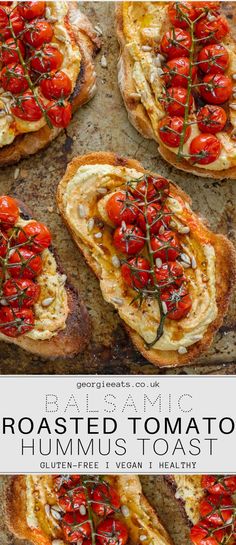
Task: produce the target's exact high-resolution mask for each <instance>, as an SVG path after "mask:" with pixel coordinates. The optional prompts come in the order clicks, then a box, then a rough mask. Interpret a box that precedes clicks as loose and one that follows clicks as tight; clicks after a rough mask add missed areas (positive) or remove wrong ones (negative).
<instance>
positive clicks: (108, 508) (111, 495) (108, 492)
mask: <svg viewBox="0 0 236 545" xmlns="http://www.w3.org/2000/svg"><path fill="white" fill-rule="evenodd" d="M91 500H92V503H91V506H92V509H93V511H94V513H96V515H98V516H99V517H107V516H108V515H111V513H114V511H116V510H117V509H119V508H120V497H119V495H118V494H117V492H116V490H115V489H114V488H113V487H112V486H110V485H109V484H107V483H104V484H98V485H95V487H94V488H93V490H92V493H91Z"/></svg>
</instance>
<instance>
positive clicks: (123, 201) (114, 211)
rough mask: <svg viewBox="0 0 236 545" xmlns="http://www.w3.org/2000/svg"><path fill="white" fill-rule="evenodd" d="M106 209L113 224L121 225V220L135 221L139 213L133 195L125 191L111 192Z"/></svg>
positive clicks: (126, 221)
mask: <svg viewBox="0 0 236 545" xmlns="http://www.w3.org/2000/svg"><path fill="white" fill-rule="evenodd" d="M106 211H107V214H108V216H109V219H110V220H111V222H112V223H114V225H121V223H122V221H124V222H125V223H135V222H136V220H137V217H138V214H139V210H138V207H137V206H136V205H135V199H134V197H133V196H132V195H130V194H129V193H128V194H127V193H126V192H125V191H116V193H113V195H112V196H111V197H110V199H109V200H108V201H107V204H106Z"/></svg>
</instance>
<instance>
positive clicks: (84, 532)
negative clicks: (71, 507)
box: [62, 511, 91, 545]
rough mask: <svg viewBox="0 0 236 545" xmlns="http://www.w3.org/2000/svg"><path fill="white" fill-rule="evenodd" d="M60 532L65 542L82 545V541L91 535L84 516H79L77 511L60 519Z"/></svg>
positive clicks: (86, 518) (88, 524)
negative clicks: (61, 531)
mask: <svg viewBox="0 0 236 545" xmlns="http://www.w3.org/2000/svg"><path fill="white" fill-rule="evenodd" d="M62 530H63V533H64V536H65V539H66V541H69V543H74V542H76V543H77V545H82V543H83V541H84V539H87V538H89V537H90V535H91V526H90V523H89V522H88V517H87V516H86V515H81V514H80V512H79V511H73V513H66V514H65V515H64V516H63V519H62Z"/></svg>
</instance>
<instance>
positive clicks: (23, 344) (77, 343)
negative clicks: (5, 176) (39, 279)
mask: <svg viewBox="0 0 236 545" xmlns="http://www.w3.org/2000/svg"><path fill="white" fill-rule="evenodd" d="M17 203H18V206H19V209H20V217H21V219H23V220H26V221H28V220H30V219H33V216H32V213H31V211H30V209H29V208H28V207H27V206H26V205H25V204H24V203H22V202H21V201H19V200H18V201H17ZM49 251H50V254H51V255H52V256H53V258H54V260H55V262H56V269H57V273H58V274H59V275H64V270H63V268H62V265H61V263H60V260H59V258H58V255H57V252H56V250H55V249H54V247H53V246H51V247H50V248H49ZM64 288H65V290H66V295H67V307H68V314H67V318H66V322H65V327H64V329H60V330H59V331H58V333H57V334H55V335H54V336H52V337H51V338H49V339H45V340H41V339H40V340H39V339H32V338H30V337H29V336H28V335H27V334H25V335H21V336H20V337H16V338H12V337H8V336H6V335H4V334H2V333H1V334H0V340H1V341H4V342H8V343H12V344H15V345H16V346H19V347H20V348H23V349H24V350H26V351H28V352H31V353H32V354H36V355H38V356H40V357H42V358H47V359H48V358H50V359H55V358H58V357H72V356H74V355H76V354H78V353H79V352H81V351H82V350H83V349H84V348H85V346H86V345H87V343H88V341H89V338H90V321H89V315H88V311H87V309H86V307H85V305H84V303H83V301H82V300H81V298H80V296H79V294H78V292H77V290H76V289H75V288H74V287H73V286H72V285H71V284H70V282H69V280H68V279H67V278H66V280H65V284H64Z"/></svg>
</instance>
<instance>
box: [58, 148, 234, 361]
mask: <svg viewBox="0 0 236 545" xmlns="http://www.w3.org/2000/svg"><path fill="white" fill-rule="evenodd" d="M93 165H94V166H95V167H94V168H93V169H92V174H91V176H90V178H89V181H86V171H87V172H88V173H89V172H90V170H91V167H92V166H93ZM110 167H112V168H110ZM114 169H115V170H114ZM126 169H128V170H129V169H131V174H130V175H134V176H136V177H141V176H143V175H151V176H154V178H158V175H156V174H152V173H150V172H149V171H145V170H144V168H143V167H142V165H141V164H140V163H138V162H137V161H136V160H134V159H130V158H125V157H120V156H118V155H116V154H114V153H104V152H97V153H91V154H88V155H85V156H81V157H77V158H75V159H73V161H72V162H71V163H70V164H69V165H68V167H67V170H66V173H65V175H64V177H63V178H62V180H61V182H60V184H59V186H58V191H57V203H58V207H59V210H60V213H61V215H62V218H63V220H64V222H65V224H66V225H67V227H68V229H69V231H70V232H71V235H72V237H73V239H74V240H75V242H76V244H77V245H78V247H79V248H80V250H81V252H82V253H83V255H84V257H85V259H86V261H87V263H88V265H89V266H90V267H91V269H92V270H93V271H94V273H95V274H96V276H97V277H98V279H99V281H100V286H101V289H102V293H103V297H104V298H105V300H106V301H108V302H110V303H112V304H113V305H114V307H115V308H116V309H117V311H118V313H119V315H120V316H121V318H122V321H123V325H124V327H125V329H126V330H127V332H128V333H129V335H130V338H131V340H132V341H133V343H134V345H135V346H136V348H137V349H138V350H139V351H140V352H141V354H142V355H143V356H144V357H145V358H146V359H147V360H148V361H150V362H151V363H153V364H154V365H157V366H158V367H173V366H181V365H186V364H188V363H190V362H191V361H192V360H193V359H195V358H196V357H198V356H199V355H200V354H201V353H202V352H204V351H206V350H207V349H208V347H209V346H210V345H211V343H212V341H213V338H214V334H215V333H216V331H217V329H218V328H219V327H220V326H221V324H222V321H223V318H224V316H225V314H226V312H227V309H228V304H229V300H230V294H231V291H232V288H233V286H234V284H235V276H236V254H235V249H234V248H233V245H232V243H231V242H230V241H229V240H228V239H227V238H226V237H225V236H223V235H221V234H215V233H213V232H211V231H210V230H209V229H208V228H207V227H206V225H204V223H203V221H201V219H200V218H199V217H198V216H197V215H196V214H194V213H193V212H192V211H191V209H190V204H191V200H190V198H189V196H188V195H186V194H185V193H184V192H183V191H182V189H180V188H179V187H178V186H176V185H175V184H173V183H170V188H171V189H170V191H171V194H172V193H173V195H174V196H175V197H176V198H177V199H180V200H181V201H182V202H184V203H185V204H186V208H187V209H188V211H189V216H188V218H189V219H188V220H186V225H187V226H188V221H189V222H190V224H191V223H192V222H193V223H192V226H193V230H192V231H191V232H192V234H191V232H190V237H191V236H195V235H196V233H197V231H199V236H200V238H199V239H198V242H197V246H198V248H200V246H201V245H202V242H200V239H201V236H203V239H205V240H207V241H209V244H210V246H212V248H213V249H214V254H215V265H214V268H215V281H214V291H215V294H214V305H215V315H214V318H213V319H212V320H209V323H208V325H207V326H206V327H205V329H204V332H203V333H202V336H201V339H198V340H197V339H196V340H195V341H194V342H192V343H190V345H189V346H188V348H187V349H186V350H179V347H178V349H177V348H175V349H172V347H171V349H158V343H157V345H156V347H155V348H149V347H147V343H146V342H145V340H144V338H143V337H142V335H140V333H139V328H138V326H139V322H138V323H137V320H139V318H140V323H142V324H143V323H144V327H146V325H145V324H146V322H147V319H148V318H149V316H150V315H149V313H148V311H147V309H146V308H145V312H144V314H143V315H140V314H139V309H138V308H137V306H136V307H134V308H135V312H134V313H133V316H134V318H133V320H136V321H135V327H136V329H134V327H132V323H134V322H132V320H130V317H129V316H128V319H126V318H127V314H126V313H125V314H124V307H123V308H122V306H120V304H119V298H120V297H123V296H124V297H123V299H124V300H125V301H126V291H127V290H125V288H124V285H123V284H122V282H121V273H120V269H117V268H116V267H115V265H114V266H113V263H112V264H111V262H112V256H113V254H114V253H115V252H114V245H112V242H111V241H110V242H108V245H107V246H106V243H104V240H105V241H106V240H107V238H106V237H107V236H109V235H107V233H108V231H109V228H110V226H109V225H108V224H106V223H105V226H104V229H105V230H104V233H103V235H104V236H103V238H102V239H101V241H100V242H101V245H100V246H99V239H96V240H97V243H96V241H95V237H93V240H92V239H91V238H88V232H89V224H87V222H89V220H90V219H91V218H92V216H94V217H95V226H96V225H99V221H100V222H101V215H100V211H101V207H100V204H99V210H98V209H97V203H98V201H99V199H100V198H102V197H104V194H103V195H102V194H101V191H104V190H105V191H106V190H107V191H108V194H109V192H112V189H114V188H115V189H117V187H118V188H119V186H121V185H122V184H123V183H124V179H125V176H126V174H124V173H125V172H126ZM107 171H108V175H107V177H106V176H105V173H106V172H107ZM101 172H102V173H103V172H104V176H103V174H101ZM109 172H111V174H109ZM96 173H97V174H96ZM113 174H114V180H115V181H114V183H113V181H112V180H113V177H112V176H113ZM88 176H89V174H88ZM127 176H128V174H127ZM127 176H126V178H127ZM101 188H103V189H101ZM81 191H82V193H81ZM90 197H91V203H92V206H91V207H90V200H89V199H90ZM104 198H106V197H104ZM80 206H82V209H83V207H84V208H85V209H87V213H86V214H84V215H85V217H84V218H83V219H82V218H81V217H79V213H78V210H79V207H80ZM103 208H104V207H103ZM102 219H103V220H104V214H103V217H102ZM86 225H87V226H86ZM190 228H191V225H190ZM100 236H101V235H99V237H100ZM196 236H197V235H196ZM109 240H110V239H109ZM104 245H105V250H104ZM107 260H108V261H107ZM108 267H110V269H109V271H111V275H110V276H108V272H107V270H108ZM198 267H199V269H200V270H201V263H200V261H199V263H198ZM104 271H105V272H104ZM208 280H209V278H208ZM208 280H207V282H208ZM204 289H205V288H204ZM111 295H112V296H111ZM204 297H205V295H204ZM132 299H133V296H132V297H130V298H129V300H127V301H128V302H127V305H125V311H126V309H127V308H128V309H132V308H133V307H132V305H131V306H130V303H131V300H132ZM211 302H212V304H213V297H211V296H209V304H210V305H211ZM128 303H129V306H128ZM195 303H196V305H197V304H198V300H196V301H195ZM127 312H129V311H128V310H127ZM130 312H131V311H130ZM200 314H201V313H200ZM142 319H143V322H141V320H142ZM153 319H154V321H155V320H157V316H156V315H154V318H153ZM186 320H187V321H188V317H187V318H186ZM202 320H205V315H204V314H203V315H201V318H200V316H199V322H202ZM172 322H173V321H172ZM148 323H150V322H148ZM176 323H177V324H178V325H177V326H176V327H177V330H176V331H178V330H179V328H180V330H179V331H181V328H182V327H183V321H181V320H180V321H179V322H176ZM171 327H172V326H171ZM188 327H189V325H188V324H187V328H188ZM190 327H191V324H190ZM192 333H193V335H194V327H193V331H192ZM195 333H196V331H195ZM177 335H178V333H177ZM181 342H182V338H181V337H180V340H179V343H180V344H181Z"/></svg>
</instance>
